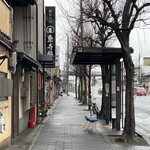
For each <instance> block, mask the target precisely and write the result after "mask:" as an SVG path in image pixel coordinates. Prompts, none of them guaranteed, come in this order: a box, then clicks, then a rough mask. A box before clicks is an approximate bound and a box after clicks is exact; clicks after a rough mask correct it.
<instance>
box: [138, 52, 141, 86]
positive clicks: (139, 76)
mask: <svg viewBox="0 0 150 150" xmlns="http://www.w3.org/2000/svg"><path fill="white" fill-rule="evenodd" d="M140 57H141V56H140V53H139V68H138V69H139V72H138V73H139V74H138V81H139V84H141V65H140V63H141V62H140Z"/></svg>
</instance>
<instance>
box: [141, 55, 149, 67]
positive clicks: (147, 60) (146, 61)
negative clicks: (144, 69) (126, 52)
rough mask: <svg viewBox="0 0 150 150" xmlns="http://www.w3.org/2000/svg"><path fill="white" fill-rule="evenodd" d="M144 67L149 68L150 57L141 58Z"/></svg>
mask: <svg viewBox="0 0 150 150" xmlns="http://www.w3.org/2000/svg"><path fill="white" fill-rule="evenodd" d="M143 61H144V66H150V57H145V58H143Z"/></svg>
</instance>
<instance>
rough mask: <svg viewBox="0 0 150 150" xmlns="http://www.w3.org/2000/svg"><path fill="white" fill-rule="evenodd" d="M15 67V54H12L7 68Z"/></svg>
mask: <svg viewBox="0 0 150 150" xmlns="http://www.w3.org/2000/svg"><path fill="white" fill-rule="evenodd" d="M16 65H17V52H13V53H12V56H11V58H10V59H9V67H10V68H15V67H16Z"/></svg>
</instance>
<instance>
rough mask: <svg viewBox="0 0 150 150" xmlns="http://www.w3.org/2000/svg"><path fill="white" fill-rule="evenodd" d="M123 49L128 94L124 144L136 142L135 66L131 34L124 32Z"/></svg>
mask: <svg viewBox="0 0 150 150" xmlns="http://www.w3.org/2000/svg"><path fill="white" fill-rule="evenodd" d="M118 39H119V40H120V43H121V46H122V49H123V60H124V65H125V70H126V93H125V126H124V130H123V133H122V136H121V140H122V141H124V142H134V140H135V113H134V98H133V81H134V80H133V79H134V64H133V61H132V58H131V54H130V47H129V33H127V32H122V33H120V34H119V36H118Z"/></svg>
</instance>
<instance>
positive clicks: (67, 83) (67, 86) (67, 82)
mask: <svg viewBox="0 0 150 150" xmlns="http://www.w3.org/2000/svg"><path fill="white" fill-rule="evenodd" d="M66 55H67V56H66V59H67V60H66V62H67V64H66V75H67V77H66V94H67V96H68V95H69V37H68V36H67V54H66Z"/></svg>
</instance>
